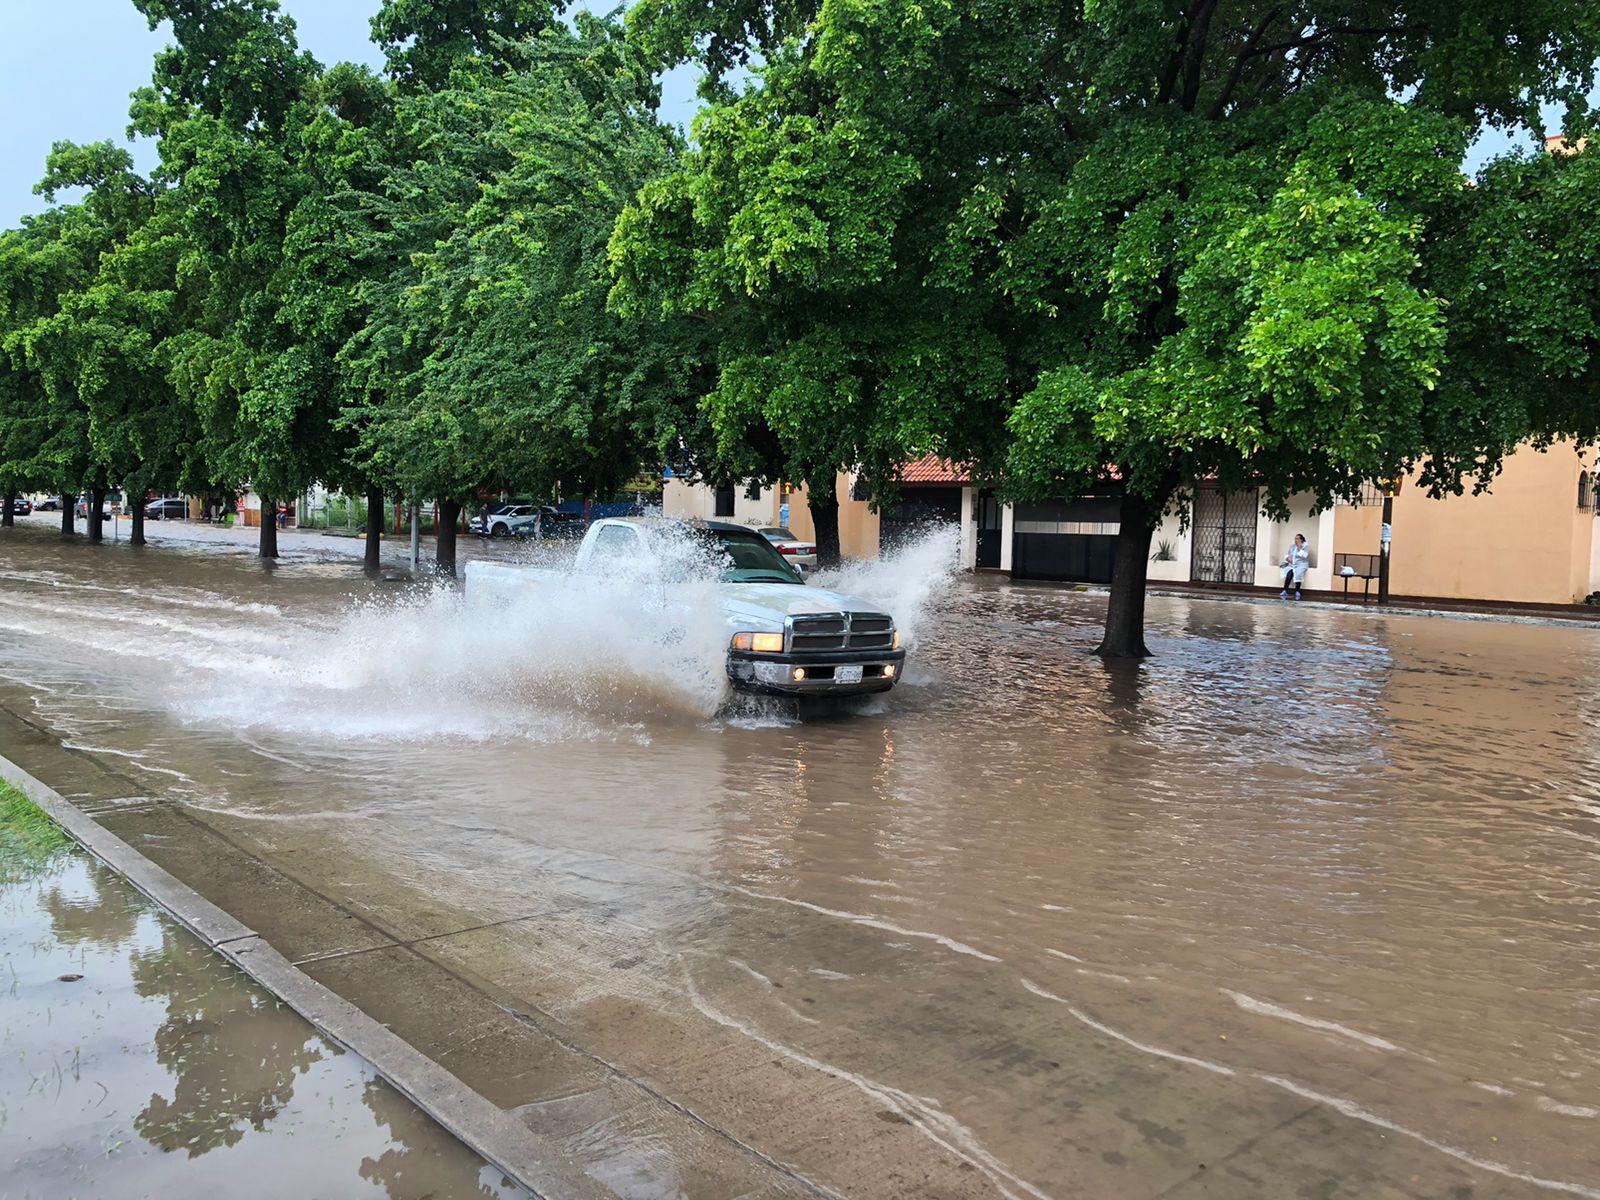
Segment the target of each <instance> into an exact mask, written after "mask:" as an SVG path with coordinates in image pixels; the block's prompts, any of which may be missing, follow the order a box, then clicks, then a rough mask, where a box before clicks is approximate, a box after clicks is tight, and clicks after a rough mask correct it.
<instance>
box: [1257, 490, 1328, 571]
mask: <svg viewBox="0 0 1600 1200" xmlns="http://www.w3.org/2000/svg"><path fill="white" fill-rule="evenodd" d="M1315 503H1316V498H1315V497H1313V496H1309V495H1300V496H1291V497H1289V519H1288V520H1287V521H1274V520H1272V519H1271V518H1270V517H1266V516H1263V517H1261V518H1260V519H1259V520H1258V522H1257V524H1256V585H1257V586H1258V587H1273V588H1278V587H1282V586H1283V575H1284V568H1283V567H1282V565H1281V564H1282V562H1283V560H1284V558H1285V557H1287V555H1288V553H1289V547H1290V546H1292V545H1294V535H1295V534H1297V533H1300V534H1304V535H1305V539H1306V547H1307V549H1309V550H1310V557H1309V559H1308V560H1307V564H1306V578H1305V586H1306V587H1307V588H1309V589H1311V590H1312V591H1327V590H1328V589H1329V588H1330V587H1332V586H1333V556H1334V554H1336V553H1337V551H1336V550H1335V549H1334V547H1335V544H1336V535H1335V530H1336V526H1337V513H1338V510H1337V509H1328V510H1326V511H1324V512H1320V513H1315V514H1313V513H1312V511H1311V509H1312V507H1313V505H1314V504H1315ZM1341 586H1342V585H1341Z"/></svg>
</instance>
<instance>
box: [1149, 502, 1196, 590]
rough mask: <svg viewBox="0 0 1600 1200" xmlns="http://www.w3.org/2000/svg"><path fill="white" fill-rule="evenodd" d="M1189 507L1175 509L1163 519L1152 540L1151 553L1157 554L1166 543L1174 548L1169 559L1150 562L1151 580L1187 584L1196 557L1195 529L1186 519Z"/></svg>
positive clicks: (1153, 559) (1154, 559)
mask: <svg viewBox="0 0 1600 1200" xmlns="http://www.w3.org/2000/svg"><path fill="white" fill-rule="evenodd" d="M1187 511H1188V510H1187V507H1184V508H1174V509H1172V510H1171V511H1170V512H1168V513H1166V514H1165V515H1164V516H1163V517H1162V518H1161V524H1160V525H1159V526H1158V527H1157V528H1156V532H1155V536H1154V537H1152V538H1151V539H1150V553H1151V554H1155V553H1157V552H1158V551H1159V550H1160V548H1161V543H1163V542H1166V543H1167V544H1168V545H1169V546H1170V547H1171V548H1172V557H1171V558H1169V559H1156V558H1152V559H1151V560H1150V578H1151V579H1152V580H1156V581H1159V582H1161V583H1187V582H1188V579H1189V572H1190V569H1191V560H1192V558H1193V555H1194V535H1193V527H1192V526H1190V524H1189V523H1188V521H1187V520H1186V519H1185V516H1186V513H1187Z"/></svg>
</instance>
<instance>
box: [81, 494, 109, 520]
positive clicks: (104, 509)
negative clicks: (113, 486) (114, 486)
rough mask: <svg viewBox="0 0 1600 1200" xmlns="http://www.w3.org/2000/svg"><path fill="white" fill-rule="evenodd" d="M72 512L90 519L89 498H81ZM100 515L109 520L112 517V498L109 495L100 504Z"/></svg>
mask: <svg viewBox="0 0 1600 1200" xmlns="http://www.w3.org/2000/svg"><path fill="white" fill-rule="evenodd" d="M72 511H73V512H75V513H77V514H78V516H80V517H88V515H89V497H87V496H79V497H78V502H77V504H75V505H74V506H73V508H72ZM100 515H101V516H102V517H105V518H108V519H109V518H110V516H111V497H110V496H109V495H107V496H106V498H105V499H104V500H102V501H101V502H100Z"/></svg>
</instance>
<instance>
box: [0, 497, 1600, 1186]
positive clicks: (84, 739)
mask: <svg viewBox="0 0 1600 1200" xmlns="http://www.w3.org/2000/svg"><path fill="white" fill-rule="evenodd" d="M295 547H296V549H295V550H294V551H293V555H292V557H290V558H289V559H287V560H286V561H284V562H283V563H281V564H279V565H277V566H274V567H262V566H260V565H258V564H256V563H255V562H253V561H251V560H250V559H249V558H248V557H247V556H246V555H244V554H235V553H224V552H220V550H219V548H218V547H216V546H208V547H188V548H182V547H178V546H176V545H173V546H170V547H167V548H162V549H156V548H152V549H149V550H146V551H143V552H134V551H130V550H129V549H128V548H127V547H125V546H122V547H111V546H106V547H100V548H92V547H88V546H86V545H82V544H72V545H62V544H61V543H60V542H59V540H58V539H57V538H56V537H55V536H54V535H53V534H51V533H49V532H48V531H46V530H43V529H39V528H27V529H19V530H17V531H16V532H15V533H13V534H11V535H10V536H7V537H5V538H3V539H0V709H3V710H5V712H8V713H10V714H11V715H12V718H13V722H12V723H11V724H7V723H5V722H0V753H6V754H8V755H12V756H13V757H19V758H25V755H24V754H23V751H24V750H25V749H26V747H23V746H21V745H20V741H21V735H20V734H18V733H17V732H16V731H17V730H19V729H23V728H24V724H25V727H26V730H27V731H28V737H30V738H35V737H40V736H43V737H47V738H49V739H52V740H54V741H55V742H59V743H60V744H62V745H64V746H66V747H68V748H69V749H71V750H72V751H73V752H74V753H75V754H77V755H79V756H80V757H82V756H87V758H89V759H93V760H94V761H97V762H100V763H104V764H109V765H110V766H112V767H114V768H115V770H116V771H117V772H118V773H119V777H120V778H122V779H124V780H128V781H131V783H130V785H129V786H132V787H134V788H135V790H136V791H137V792H138V796H137V797H135V798H134V799H136V800H138V801H139V802H141V803H143V802H146V801H154V802H159V803H162V804H169V805H175V806H181V807H182V808H183V809H184V810H185V811H188V812H191V813H193V814H196V815H197V816H198V817H201V818H203V819H204V820H205V821H207V822H208V823H209V824H210V825H211V826H213V827H215V828H218V829H224V830H226V831H227V833H228V836H229V837H230V838H231V839H234V840H235V841H237V842H239V843H240V844H247V845H249V846H250V847H252V849H253V851H255V852H258V853H260V854H261V856H262V857H264V858H267V859H271V860H273V861H277V862H282V863H286V864H291V865H292V867H293V870H294V872H295V874H296V877H297V878H299V879H302V880H306V881H308V882H312V883H315V884H316V885H317V886H319V887H322V888H323V889H324V890H325V891H326V892H327V893H328V894H337V895H338V896H339V897H340V898H341V901H342V902H343V903H346V904H347V905H348V906H349V907H350V908H351V909H352V910H353V911H357V912H360V913H363V914H366V915H370V917H371V919H372V920H373V921H374V922H376V923H377V924H379V925H381V926H383V927H384V928H385V929H386V930H387V931H388V933H389V934H390V935H391V936H393V937H395V938H396V939H397V940H399V941H410V940H413V939H417V938H427V939H436V940H431V941H430V942H429V945H430V947H431V949H430V950H429V954H430V955H431V957H432V959H434V960H437V961H439V962H444V963H448V964H450V965H451V967H452V969H457V970H459V971H460V972H461V973H463V974H465V975H469V976H470V977H472V978H475V979H484V980H488V981H489V983H490V984H492V985H493V986H494V987H495V988H497V989H499V990H498V992H497V994H498V995H499V996H501V997H502V999H503V1000H504V999H505V998H506V997H510V1000H506V1001H505V1002H507V1003H510V1002H513V1001H514V1002H515V1003H516V1004H517V1005H519V1006H524V1007H525V1008H526V1011H528V1012H534V1013H540V1014H544V1015H546V1016H548V1017H549V1018H550V1019H551V1020H552V1021H554V1022H557V1023H558V1024H559V1028H560V1031H561V1037H562V1038H563V1040H564V1044H570V1045H572V1046H575V1047H578V1048H580V1049H581V1050H582V1051H583V1052H584V1053H585V1054H588V1055H591V1056H593V1059H594V1060H595V1061H598V1062H603V1063H605V1064H607V1066H608V1068H609V1069H613V1070H615V1071H617V1072H620V1073H621V1074H623V1075H625V1076H628V1077H630V1078H640V1079H645V1080H648V1081H649V1086H650V1088H651V1089H652V1095H661V1096H664V1097H665V1098H666V1099H667V1100H668V1101H670V1102H671V1104H672V1105H673V1106H674V1107H675V1110H678V1111H682V1112H685V1113H690V1114H693V1116H694V1118H695V1120H697V1121H698V1122H700V1123H701V1124H702V1125H705V1126H710V1127H712V1128H714V1129H716V1130H717V1131H718V1132H719V1134H720V1135H723V1136H725V1137H726V1138H727V1139H728V1140H729V1141H730V1142H731V1143H733V1144H737V1145H739V1146H741V1147H747V1148H749V1149H750V1150H751V1151H752V1152H753V1153H757V1154H759V1155H761V1156H763V1161H768V1160H770V1161H772V1162H776V1163H780V1164H782V1165H783V1166H784V1167H785V1168H787V1169H789V1170H791V1171H792V1172H793V1173H794V1177H795V1178H797V1179H803V1180H804V1182H805V1186H806V1187H807V1188H810V1189H813V1193H812V1194H818V1193H821V1194H836V1195H851V1196H871V1197H876V1196H902V1195H903V1196H923V1195H928V1196H934V1195H941V1196H942V1195H962V1196H966V1195H971V1196H981V1195H1004V1196H1014V1197H1022V1196H1032V1197H1045V1196H1051V1197H1065V1196H1089V1197H1117V1198H1119V1200H1120V1198H1122V1197H1146V1196H1149V1197H1155V1196H1189V1195H1210V1196H1224V1197H1235V1196H1239V1197H1255V1196H1260V1197H1269V1196H1270V1197H1277V1196H1297V1195H1305V1196H1325V1197H1343V1196H1350V1197H1356V1196H1361V1197H1369V1196H1396V1197H1398V1196H1427V1197H1432V1196H1441V1197H1443V1196H1448V1197H1456V1198H1460V1197H1468V1196H1476V1197H1502V1196H1511V1197H1522V1196H1530V1197H1531V1196H1583V1197H1600V770H1597V768H1600V631H1597V630H1593V629H1588V628H1578V627H1563V626H1552V625H1540V624H1534V623H1516V622H1491V621H1475V620H1456V619H1443V618H1428V617H1420V616H1400V615H1384V614H1378V613H1375V612H1357V611H1347V610H1334V609H1330V608H1322V607H1301V606H1293V605H1288V604H1282V605H1279V604H1271V605H1264V604H1254V603H1243V602H1238V601H1228V602H1223V601H1210V600H1203V599H1178V598H1162V597H1152V599H1151V600H1150V606H1149V622H1150V637H1149V641H1150V645H1151V649H1152V650H1153V651H1154V657H1153V658H1151V659H1150V660H1148V661H1147V662H1145V663H1143V664H1137V665H1106V664H1103V663H1101V662H1100V661H1099V660H1097V659H1095V658H1093V657H1092V656H1090V655H1089V654H1088V653H1087V651H1088V650H1089V649H1090V648H1091V647H1092V646H1093V645H1094V642H1095V639H1096V637H1097V622H1098V620H1099V617H1100V614H1101V612H1102V610H1103V603H1104V602H1103V599H1102V598H1100V597H1097V596H1094V595H1091V594H1083V593H1074V592H1071V591H1062V590H1054V589H1046V588H1030V587H1025V586H1019V585H1010V584H1006V583H999V582H994V581H990V580H984V579H971V578H958V577H954V576H951V575H950V574H949V573H948V572H947V571H946V569H945V567H944V565H943V564H944V563H945V562H946V561H947V558H948V557H949V552H950V548H951V543H950V541H949V540H948V538H944V539H941V538H937V537H936V538H931V539H929V540H927V541H925V542H924V543H922V544H921V545H920V546H918V547H917V548H915V549H914V550H913V551H911V552H909V553H908V554H907V555H906V556H905V557H903V558H902V559H900V560H898V561H895V562H890V563H886V564H878V565H874V566H870V567H861V568H856V569H855V570H854V572H853V573H852V578H851V579H850V580H849V586H850V587H851V589H853V590H859V591H861V592H863V593H864V594H867V595H869V596H871V597H874V598H878V599H881V600H882V601H883V602H884V603H886V604H889V605H890V606H891V607H892V608H893V610H894V611H895V612H896V613H897V615H900V616H901V618H902V622H903V623H904V624H907V625H909V626H910V628H911V630H912V634H913V638H914V646H913V649H912V653H911V659H910V670H909V673H908V677H907V679H906V682H905V683H904V684H903V685H902V686H901V687H900V688H898V689H897V690H896V691H895V692H893V693H892V694H890V695H889V696H888V697H886V698H879V699H875V700H873V701H871V702H869V703H865V704H861V705H858V706H856V707H854V708H851V709H848V710H844V711H824V712H811V711H804V712H801V711H796V710H794V709H792V708H788V707H785V706H783V705H779V704H755V703H751V702H748V701H744V702H736V703H731V704H730V703H726V702H724V697H722V696H721V693H720V678H719V675H718V672H717V670H716V663H715V653H714V651H715V647H714V646H713V647H710V649H709V650H708V648H707V647H706V646H704V645H702V644H701V643H700V642H698V641H697V640H696V635H695V634H694V632H693V631H692V630H691V631H690V632H689V633H687V634H685V633H684V632H683V631H682V630H676V631H669V630H667V629H666V628H665V626H663V625H661V620H662V619H661V618H659V616H658V617H654V618H630V617H629V615H628V611H627V610H626V608H625V607H624V606H623V605H622V604H621V603H620V602H619V601H617V599H616V598H615V597H614V596H611V595H609V594H607V593H605V592H604V591H600V592H596V593H594V594H591V595H578V596H574V597H572V598H571V599H570V601H561V600H556V601H552V602H550V603H549V604H548V605H542V606H541V607H540V608H539V609H538V610H536V611H529V612H527V613H514V614H499V615H496V614H485V613H482V612H476V611H474V610H473V609H471V608H470V607H463V605H462V603H461V601H460V599H459V597H458V595H457V594H456V593H455V592H454V591H453V590H451V589H438V590H434V589H427V588H420V587H414V586H411V585H407V584H403V583H398V582H393V581H390V582H383V583H376V584H369V583H366V582H365V581H363V580H361V579H360V578H359V576H357V575H354V574H352V568H351V566H350V564H349V562H348V561H347V560H346V559H345V558H343V557H340V556H320V555H318V554H317V553H315V552H314V543H313V542H311V541H310V540H307V541H305V542H303V543H301V542H296V543H295ZM495 552H496V553H516V552H517V551H515V550H511V551H504V550H496V551H495ZM3 715H4V713H0V716H3ZM7 730H10V731H12V732H10V733H7V732H6V731H7ZM8 738H10V739H11V740H12V741H14V742H18V743H19V745H18V746H17V747H15V749H16V751H17V752H16V753H13V748H8V745H7V739H8ZM25 765H26V763H25ZM84 786H85V788H88V787H89V785H84ZM63 790H69V789H68V788H67V787H66V786H63ZM125 798H126V797H125ZM180 874H181V872H180ZM236 915H239V916H240V917H241V918H242V919H244V920H245V921H246V922H247V923H252V914H250V913H248V912H244V913H238V914H236ZM769 1072H770V1075H769V1074H767V1073H769ZM775 1094H781V1095H782V1096H784V1097H785V1098H786V1099H785V1103H784V1104H783V1105H782V1106H780V1108H781V1109H782V1111H777V1112H773V1111H768V1109H770V1108H771V1107H772V1105H771V1104H767V1105H766V1107H763V1101H764V1098H769V1097H771V1096H772V1095H775ZM529 1111H530V1112H531V1111H532V1109H531V1108H530V1109H529ZM586 1136H587V1140H586V1141H582V1142H578V1141H574V1142H572V1143H570V1144H566V1145H565V1147H564V1148H565V1151H566V1152H570V1153H572V1154H573V1155H576V1156H579V1157H582V1156H583V1155H591V1156H593V1159H594V1161H600V1160H602V1159H603V1160H605V1162H607V1163H609V1164H610V1166H611V1167H617V1164H618V1163H619V1162H622V1161H624V1160H625V1162H626V1169H625V1170H622V1173H621V1174H616V1173H613V1174H611V1175H607V1174H605V1172H604V1171H600V1170H591V1171H590V1174H591V1176H593V1177H596V1178H605V1179H607V1180H611V1181H613V1182H612V1183H611V1186H613V1187H614V1188H615V1190H616V1191H617V1192H618V1194H623V1195H640V1196H646V1195H648V1196H657V1195H679V1194H681V1195H708V1194H711V1192H710V1190H709V1188H705V1189H697V1188H696V1187H695V1186H692V1185H691V1184H689V1183H686V1182H685V1181H684V1177H683V1176H682V1174H681V1171H680V1166H681V1163H680V1164H679V1165H678V1166H675V1165H674V1163H675V1161H677V1160H674V1159H673V1157H672V1155H671V1154H669V1153H665V1152H661V1153H657V1151H658V1150H659V1149H660V1145H659V1143H660V1142H661V1141H662V1138H660V1137H658V1138H656V1140H655V1141H653V1142H651V1141H649V1139H639V1140H638V1141H637V1142H636V1143H630V1145H629V1146H628V1147H627V1148H626V1150H625V1152H623V1151H618V1149H617V1146H616V1145H614V1144H610V1143H607V1144H606V1145H604V1146H602V1147H601V1148H600V1149H597V1148H596V1147H597V1145H600V1144H601V1143H605V1140H606V1139H605V1137H604V1136H602V1135H601V1134H600V1133H596V1132H595V1129H594V1128H590V1129H589V1130H588V1132H587V1135H586ZM667 1140H670V1139H667ZM647 1143H648V1144H647ZM618 1169H619V1170H621V1168H618ZM675 1171H680V1173H678V1174H675V1173H674V1172H675ZM618 1179H621V1180H623V1182H621V1183H617V1182H615V1181H616V1180H618Z"/></svg>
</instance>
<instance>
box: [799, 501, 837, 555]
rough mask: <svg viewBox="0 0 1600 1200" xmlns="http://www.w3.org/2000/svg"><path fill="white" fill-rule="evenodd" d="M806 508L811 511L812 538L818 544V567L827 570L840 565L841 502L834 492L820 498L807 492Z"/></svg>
mask: <svg viewBox="0 0 1600 1200" xmlns="http://www.w3.org/2000/svg"><path fill="white" fill-rule="evenodd" d="M806 507H807V508H809V509H810V510H811V531H812V532H811V536H812V538H813V540H815V542H816V543H817V567H818V569H819V570H826V569H827V568H828V567H837V566H838V565H839V560H840V553H839V501H838V500H837V499H836V498H835V497H834V495H833V493H832V492H829V493H828V495H826V496H819V495H817V493H816V492H815V491H814V490H812V489H809V488H808V489H807V491H806Z"/></svg>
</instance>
